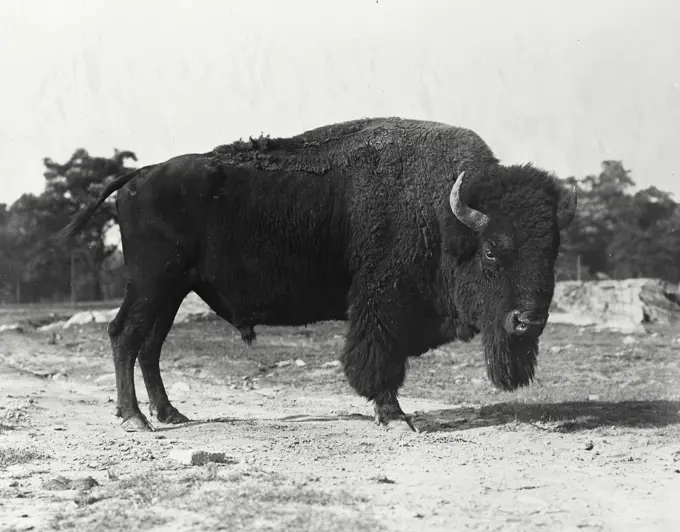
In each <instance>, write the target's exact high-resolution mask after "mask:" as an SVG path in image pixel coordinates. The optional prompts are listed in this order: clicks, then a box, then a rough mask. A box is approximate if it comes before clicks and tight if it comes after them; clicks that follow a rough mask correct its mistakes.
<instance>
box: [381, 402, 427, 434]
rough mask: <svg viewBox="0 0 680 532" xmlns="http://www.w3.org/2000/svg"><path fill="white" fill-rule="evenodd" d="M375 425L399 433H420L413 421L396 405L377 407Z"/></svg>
mask: <svg viewBox="0 0 680 532" xmlns="http://www.w3.org/2000/svg"><path fill="white" fill-rule="evenodd" d="M375 423H376V425H378V426H381V427H384V428H386V429H388V430H394V431H398V432H420V431H419V430H418V429H417V428H416V426H415V425H414V424H413V421H411V418H410V417H409V416H407V415H406V414H404V412H402V411H401V408H399V407H398V406H395V405H384V406H382V407H381V406H377V405H376V407H375Z"/></svg>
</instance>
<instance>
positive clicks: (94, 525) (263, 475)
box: [52, 464, 381, 532]
mask: <svg viewBox="0 0 680 532" xmlns="http://www.w3.org/2000/svg"><path fill="white" fill-rule="evenodd" d="M92 495H93V497H92V503H91V504H89V505H87V506H83V507H82V508H80V509H79V510H76V511H74V512H71V513H66V512H64V513H61V514H59V515H57V516H55V518H54V520H53V522H52V526H53V528H55V529H56V530H71V529H78V530H102V531H110V532H113V531H119V530H120V531H123V530H125V531H127V530H149V529H151V528H154V527H157V526H161V525H169V524H170V523H172V527H173V528H175V529H184V528H185V527H190V529H191V530H290V531H293V530H295V531H306V530H309V531H312V530H321V529H323V530H331V531H340V530H343V531H344V530H359V531H363V530H381V527H380V525H379V524H378V523H377V522H376V521H375V520H373V519H371V518H370V515H369V516H367V515H366V510H367V500H366V499H363V498H361V497H357V496H354V495H351V494H349V493H347V492H346V491H339V492H333V493H331V492H327V491H324V490H323V489H321V488H320V487H319V488H316V487H311V486H309V485H305V484H300V483H296V482H294V481H292V480H290V479H288V478H286V477H285V476H283V475H280V474H276V473H271V472H267V471H262V470H259V469H253V468H248V469H242V470H236V471H234V470H233V469H231V468H225V467H221V466H218V465H215V464H209V465H207V466H205V467H202V468H191V469H190V470H179V471H153V472H149V473H145V474H140V475H134V476H131V477H128V478H125V479H121V480H120V481H118V482H112V483H111V484H109V485H108V486H106V487H104V488H102V489H101V490H99V492H98V493H97V492H96V491H93V493H92Z"/></svg>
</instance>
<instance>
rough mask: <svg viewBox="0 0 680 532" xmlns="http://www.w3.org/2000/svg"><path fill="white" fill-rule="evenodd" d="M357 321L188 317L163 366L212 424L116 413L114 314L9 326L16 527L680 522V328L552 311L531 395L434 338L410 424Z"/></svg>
mask: <svg viewBox="0 0 680 532" xmlns="http://www.w3.org/2000/svg"><path fill="white" fill-rule="evenodd" d="M344 327H345V326H344V324H341V323H324V324H319V325H316V326H313V327H309V328H298V329H296V328H289V329H284V328H265V327H262V328H260V329H259V335H258V340H257V342H256V343H255V344H254V345H253V346H252V347H251V348H248V347H247V346H245V345H244V344H243V343H242V342H241V339H240V335H239V334H238V333H237V332H234V331H232V330H231V329H230V327H229V326H228V325H227V324H224V323H222V322H219V321H206V322H201V323H193V324H182V325H177V326H175V327H174V328H173V330H172V331H171V333H170V336H169V337H168V340H167V341H166V344H165V347H164V353H163V356H162V359H161V369H162V371H163V375H164V378H165V381H166V385H167V387H168V390H169V394H170V399H171V401H173V403H174V404H175V405H176V406H177V407H178V408H179V409H180V410H181V411H182V412H183V413H185V414H186V415H188V416H189V417H190V418H191V419H192V420H194V421H192V422H191V423H188V424H186V425H182V426H167V425H160V424H158V423H155V426H156V428H157V430H156V432H152V433H136V434H128V433H125V432H124V431H123V430H122V429H121V428H120V425H119V423H120V420H119V419H117V418H114V417H113V413H112V412H113V406H114V403H113V400H114V397H115V385H114V381H113V379H112V376H111V375H112V372H113V364H112V362H111V359H110V351H109V347H108V338H107V336H106V326H105V325H88V326H83V327H79V328H78V327H77V328H74V329H68V330H64V331H63V332H60V335H61V336H60V337H59V338H58V340H56V341H55V337H54V335H51V334H50V333H39V332H35V331H25V332H16V331H6V332H4V333H2V336H0V523H1V525H2V526H1V527H0V528H1V529H2V530H8V531H15V530H16V531H18V530H86V531H91V530H97V531H99V530H104V531H128V530H179V531H184V530H206V531H207V530H289V531H294V530H295V531H306V530H309V531H317V530H324V531H325V532H332V531H350V530H351V531H355V530H358V531H363V530H365V531H373V530H409V531H410V530H442V531H444V530H447V531H448V530H466V529H468V530H503V531H506V530H511V531H512V530H517V531H522V532H524V531H532V530H616V531H619V530H644V531H657V530H658V531H661V530H669V531H670V530H680V513H678V512H677V501H679V500H680V360H679V357H680V344H679V343H675V337H676V336H678V333H677V332H673V331H666V332H663V331H657V334H656V336H653V335H646V336H626V335H621V334H607V333H595V332H592V331H589V330H585V329H578V328H576V327H571V326H562V325H552V326H550V327H549V328H548V329H547V330H546V333H545V334H544V337H543V341H542V354H541V356H540V359H539V368H538V372H537V380H536V382H535V383H534V384H533V385H532V386H531V387H529V388H526V389H523V390H520V391H518V392H515V393H505V392H498V391H496V390H494V389H493V388H492V387H491V386H490V384H489V383H488V381H487V379H486V375H485V373H484V372H485V370H484V361H483V358H482V355H481V351H480V348H479V344H478V343H477V342H473V343H471V344H467V345H466V344H452V345H451V346H447V347H446V348H445V349H440V350H436V351H433V352H431V353H428V354H426V355H424V356H423V357H421V358H420V359H416V360H413V361H412V363H411V368H410V371H409V374H408V378H407V384H406V386H405V387H404V389H403V395H402V406H403V407H404V409H405V410H406V411H408V412H411V413H414V420H415V423H416V425H417V426H418V427H419V428H420V429H421V431H422V432H421V433H419V434H411V433H402V432H397V431H391V430H384V429H380V428H378V427H376V426H375V425H374V424H373V421H372V409H371V407H370V406H369V405H367V404H366V403H365V402H364V401H363V400H361V399H360V398H358V397H356V396H355V395H353V393H352V392H351V390H350V389H349V387H348V385H347V383H346V381H345V379H344V375H343V374H342V370H341V369H340V367H339V366H338V365H336V364H334V363H333V362H334V361H335V360H336V359H337V357H338V356H339V354H340V350H341V348H342V342H343V336H342V335H343V333H344ZM136 376H137V379H136V385H137V390H138V396H139V397H140V399H141V403H142V405H143V406H144V403H143V401H144V400H145V398H146V392H145V391H144V385H143V382H142V379H141V373H140V371H139V369H137V372H136ZM182 449H186V450H190V449H200V450H203V451H208V452H215V453H223V455H224V456H225V457H226V459H225V460H223V461H222V463H208V464H206V465H194V466H191V465H183V464H182V463H180V462H178V461H176V460H173V459H172V458H170V454H171V452H172V451H176V450H182Z"/></svg>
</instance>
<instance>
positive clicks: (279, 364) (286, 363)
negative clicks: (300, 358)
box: [276, 360, 293, 368]
mask: <svg viewBox="0 0 680 532" xmlns="http://www.w3.org/2000/svg"><path fill="white" fill-rule="evenodd" d="M292 363H293V361H292V360H282V361H281V362H277V363H276V367H277V368H283V367H286V366H290V365H291V364H292Z"/></svg>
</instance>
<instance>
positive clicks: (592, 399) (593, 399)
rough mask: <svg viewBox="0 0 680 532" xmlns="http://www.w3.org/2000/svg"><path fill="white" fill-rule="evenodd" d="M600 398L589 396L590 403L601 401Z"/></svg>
mask: <svg viewBox="0 0 680 532" xmlns="http://www.w3.org/2000/svg"><path fill="white" fill-rule="evenodd" d="M599 400H600V396H599V395H589V396H588V401H599Z"/></svg>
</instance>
